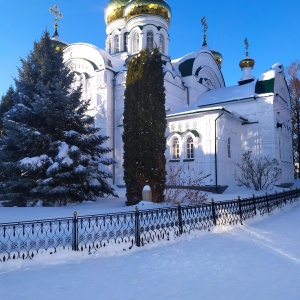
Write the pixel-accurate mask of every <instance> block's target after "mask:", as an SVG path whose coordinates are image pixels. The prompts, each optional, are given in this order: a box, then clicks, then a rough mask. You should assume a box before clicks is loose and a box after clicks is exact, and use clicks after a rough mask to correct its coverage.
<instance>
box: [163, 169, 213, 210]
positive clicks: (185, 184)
mask: <svg viewBox="0 0 300 300" xmlns="http://www.w3.org/2000/svg"><path fill="white" fill-rule="evenodd" d="M191 173H192V176H189V175H191V174H189V175H188V174H186V171H185V169H184V166H183V165H176V166H175V165H174V166H169V167H168V168H167V182H166V183H167V188H166V190H165V201H166V202H168V203H172V204H175V203H188V204H197V203H202V202H205V201H206V200H207V194H206V193H204V192H203V191H201V190H200V187H201V185H203V179H204V178H206V177H208V176H210V174H209V175H203V171H202V172H200V173H199V174H196V172H195V170H194V169H192V170H191Z"/></svg>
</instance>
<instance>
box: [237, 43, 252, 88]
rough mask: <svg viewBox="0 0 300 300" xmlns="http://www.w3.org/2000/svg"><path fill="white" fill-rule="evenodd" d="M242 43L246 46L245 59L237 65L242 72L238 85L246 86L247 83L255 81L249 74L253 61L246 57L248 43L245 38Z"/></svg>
mask: <svg viewBox="0 0 300 300" xmlns="http://www.w3.org/2000/svg"><path fill="white" fill-rule="evenodd" d="M244 43H245V46H246V57H245V58H244V59H242V60H241V61H240V64H239V65H240V68H241V70H242V71H243V76H242V78H241V79H240V80H239V81H238V83H239V85H243V84H247V83H249V82H252V81H253V80H254V79H255V77H254V76H253V75H252V74H251V71H252V69H253V67H254V64H255V61H254V59H252V58H250V57H248V48H249V43H248V39H247V38H245V40H244Z"/></svg>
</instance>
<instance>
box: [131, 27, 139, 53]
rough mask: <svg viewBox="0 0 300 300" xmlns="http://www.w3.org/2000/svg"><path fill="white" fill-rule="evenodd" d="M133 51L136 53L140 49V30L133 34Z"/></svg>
mask: <svg viewBox="0 0 300 300" xmlns="http://www.w3.org/2000/svg"><path fill="white" fill-rule="evenodd" d="M132 46H133V47H132V52H133V53H136V52H139V50H140V36H139V34H138V32H136V33H134V35H133V45H132Z"/></svg>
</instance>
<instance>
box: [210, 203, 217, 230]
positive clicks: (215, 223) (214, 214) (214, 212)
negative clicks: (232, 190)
mask: <svg viewBox="0 0 300 300" xmlns="http://www.w3.org/2000/svg"><path fill="white" fill-rule="evenodd" d="M211 211H212V217H213V223H214V225H215V226H216V225H217V219H216V209H215V201H214V198H211Z"/></svg>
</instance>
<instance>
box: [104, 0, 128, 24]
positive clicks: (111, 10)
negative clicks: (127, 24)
mask: <svg viewBox="0 0 300 300" xmlns="http://www.w3.org/2000/svg"><path fill="white" fill-rule="evenodd" d="M128 1H129V0H110V1H109V2H108V4H107V5H106V7H105V9H104V21H105V23H106V25H108V24H109V23H111V22H113V21H116V20H118V19H122V18H123V12H124V8H125V5H126V4H127V2H128Z"/></svg>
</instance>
